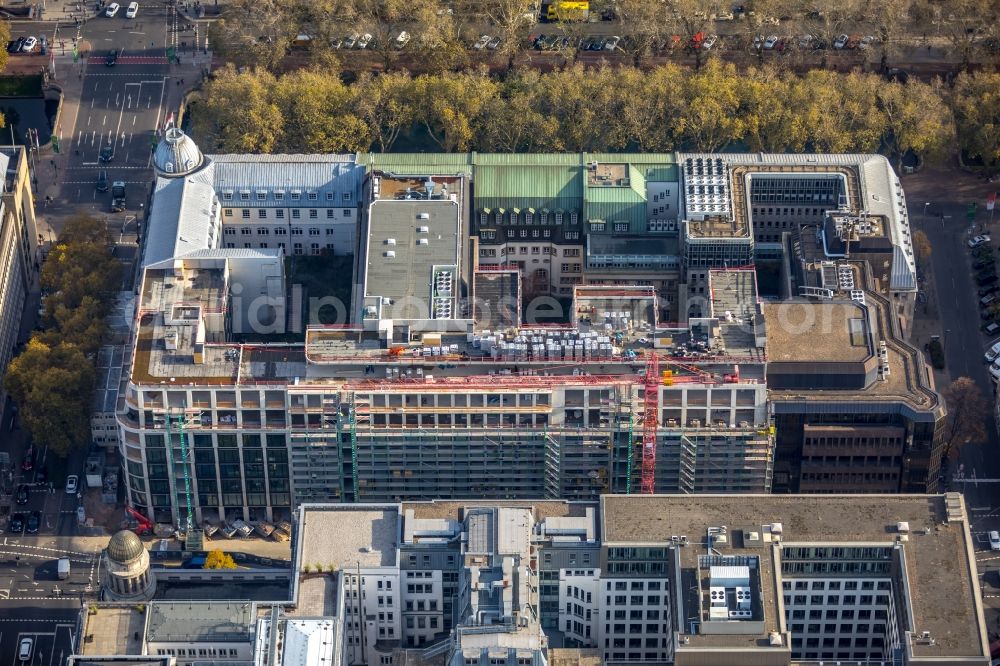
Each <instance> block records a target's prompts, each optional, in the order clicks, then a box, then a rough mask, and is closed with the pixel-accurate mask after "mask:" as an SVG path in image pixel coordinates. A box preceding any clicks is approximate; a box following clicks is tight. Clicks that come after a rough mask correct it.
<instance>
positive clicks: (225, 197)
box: [222, 191, 233, 201]
mask: <svg viewBox="0 0 1000 666" xmlns="http://www.w3.org/2000/svg"><path fill="white" fill-rule="evenodd" d="M222 200H223V201H232V200H233V193H232V192H230V191H226V192H223V193H222Z"/></svg>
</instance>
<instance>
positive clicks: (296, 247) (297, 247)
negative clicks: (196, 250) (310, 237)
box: [226, 243, 333, 254]
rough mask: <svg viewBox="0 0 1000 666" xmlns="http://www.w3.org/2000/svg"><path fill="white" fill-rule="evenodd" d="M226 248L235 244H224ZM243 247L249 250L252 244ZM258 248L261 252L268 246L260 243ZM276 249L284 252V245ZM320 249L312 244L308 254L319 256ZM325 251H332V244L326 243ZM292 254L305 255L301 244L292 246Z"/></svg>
mask: <svg viewBox="0 0 1000 666" xmlns="http://www.w3.org/2000/svg"><path fill="white" fill-rule="evenodd" d="M226 247H228V248H234V247H236V243H226ZM243 247H245V248H247V249H250V248H252V247H253V243H243ZM258 247H260V249H262V250H266V249H267V248H268V247H270V246H269V245H268V244H267V243H260V244H259V246H258ZM276 247H277V248H278V249H279V250H284V249H285V244H284V243H278V244H277V246H276ZM322 249H323V248H321V247H320V244H319V243H312V244H311V245H310V246H309V254H319V253H320V252H321V251H322ZM325 249H327V250H331V251H332V250H333V243H327V244H326V248H325ZM292 254H305V251H304V250H303V249H302V243H294V244H293V245H292Z"/></svg>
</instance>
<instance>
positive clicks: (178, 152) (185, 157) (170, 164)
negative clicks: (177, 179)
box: [153, 127, 205, 178]
mask: <svg viewBox="0 0 1000 666" xmlns="http://www.w3.org/2000/svg"><path fill="white" fill-rule="evenodd" d="M204 161H205V156H204V155H202V154H201V150H199V148H198V145H197V144H195V142H194V141H192V140H191V137H189V136H188V135H187V134H185V133H184V131H183V130H182V129H181V128H180V127H171V128H170V129H168V130H167V132H166V134H165V135H164V136H163V140H162V141H160V143H159V144H157V146H156V151H155V152H154V153H153V168H155V169H156V173H157V175H159V176H166V177H168V178H169V177H171V176H186V175H187V174H189V173H191V172H192V171H197V170H198V169H199V168H200V167H201V165H202V164H203V163H204Z"/></svg>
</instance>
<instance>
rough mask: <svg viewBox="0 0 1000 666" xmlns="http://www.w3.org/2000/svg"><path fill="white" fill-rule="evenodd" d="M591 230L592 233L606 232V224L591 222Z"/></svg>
mask: <svg viewBox="0 0 1000 666" xmlns="http://www.w3.org/2000/svg"><path fill="white" fill-rule="evenodd" d="M590 230H591V231H604V223H603V222H591V223H590Z"/></svg>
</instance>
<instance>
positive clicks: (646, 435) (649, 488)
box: [640, 352, 660, 495]
mask: <svg viewBox="0 0 1000 666" xmlns="http://www.w3.org/2000/svg"><path fill="white" fill-rule="evenodd" d="M645 379H646V381H645V391H644V394H643V407H644V409H643V417H642V482H641V486H640V487H641V491H642V494H643V495H652V494H653V493H655V492H656V426H657V425H658V424H659V421H660V419H659V413H660V358H659V356H657V354H656V353H655V352H653V353H651V354H650V355H649V360H648V362H647V363H646V378H645Z"/></svg>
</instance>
